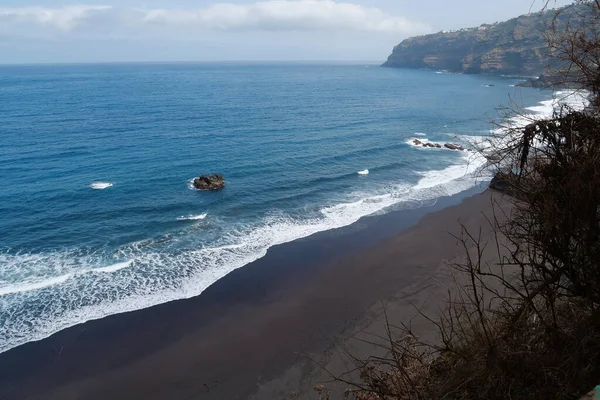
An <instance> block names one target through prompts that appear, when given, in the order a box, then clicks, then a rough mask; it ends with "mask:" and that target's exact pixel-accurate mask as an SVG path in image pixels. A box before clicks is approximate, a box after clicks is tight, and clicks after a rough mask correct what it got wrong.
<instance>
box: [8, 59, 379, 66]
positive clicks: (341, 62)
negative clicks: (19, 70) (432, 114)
mask: <svg viewBox="0 0 600 400" xmlns="http://www.w3.org/2000/svg"><path fill="white" fill-rule="evenodd" d="M384 62H385V61H380V60H377V61H374V60H204V61H50V62H0V67H29V66H32V67H33V66H61V65H62V66H69V65H126V64H127V65H132V64H134V65H135V64H137V65H140V64H147V65H159V64H160V65H169V64H171V65H173V64H368V65H381V64H383V63H384Z"/></svg>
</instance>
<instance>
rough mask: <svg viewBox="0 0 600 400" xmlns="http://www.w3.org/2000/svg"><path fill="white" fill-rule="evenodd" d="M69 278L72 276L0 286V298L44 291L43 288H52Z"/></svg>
mask: <svg viewBox="0 0 600 400" xmlns="http://www.w3.org/2000/svg"><path fill="white" fill-rule="evenodd" d="M71 277H72V275H70V274H69V275H63V276H57V277H52V278H48V279H44V280H40V281H29V282H27V281H25V282H20V283H18V284H14V285H5V286H0V296H5V295H7V294H15V293H24V292H30V291H34V290H40V289H44V288H47V287H50V286H54V285H59V284H61V283H64V282H66V281H67V280H69V278H71Z"/></svg>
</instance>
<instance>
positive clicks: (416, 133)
mask: <svg viewBox="0 0 600 400" xmlns="http://www.w3.org/2000/svg"><path fill="white" fill-rule="evenodd" d="M414 135H415V136H427V134H426V133H425V132H415V133H414Z"/></svg>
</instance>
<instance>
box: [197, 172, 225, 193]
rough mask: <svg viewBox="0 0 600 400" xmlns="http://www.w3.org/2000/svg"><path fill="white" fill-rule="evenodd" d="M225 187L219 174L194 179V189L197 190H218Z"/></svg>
mask: <svg viewBox="0 0 600 400" xmlns="http://www.w3.org/2000/svg"><path fill="white" fill-rule="evenodd" d="M224 186H225V179H224V178H223V175H221V174H214V175H202V176H201V177H199V178H196V179H194V187H195V188H196V189H198V190H219V189H223V187H224Z"/></svg>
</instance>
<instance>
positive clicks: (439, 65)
mask: <svg viewBox="0 0 600 400" xmlns="http://www.w3.org/2000/svg"><path fill="white" fill-rule="evenodd" d="M580 7H581V5H572V6H567V7H564V8H562V9H559V10H545V11H540V12H537V13H531V14H526V15H521V16H519V17H517V18H513V19H511V20H508V21H505V22H497V23H493V24H483V25H481V26H478V27H474V28H465V29H461V30H458V31H441V32H438V33H434V34H430V35H423V36H416V37H411V38H408V39H406V40H404V41H403V42H402V43H400V44H399V45H397V46H396V47H395V48H394V50H393V52H392V54H391V55H390V56H389V58H388V60H387V61H386V62H385V63H384V64H383V66H384V67H395V68H429V69H436V70H446V71H448V72H453V73H467V74H501V75H518V76H528V77H533V76H539V75H541V74H542V73H543V72H544V71H545V70H546V67H547V66H548V52H549V51H548V45H547V40H546V37H545V34H546V33H547V32H548V29H549V27H550V26H551V25H552V24H555V23H556V22H557V21H558V22H559V23H565V22H566V21H569V20H571V17H572V15H573V13H574V12H575V11H576V9H577V8H580Z"/></svg>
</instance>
